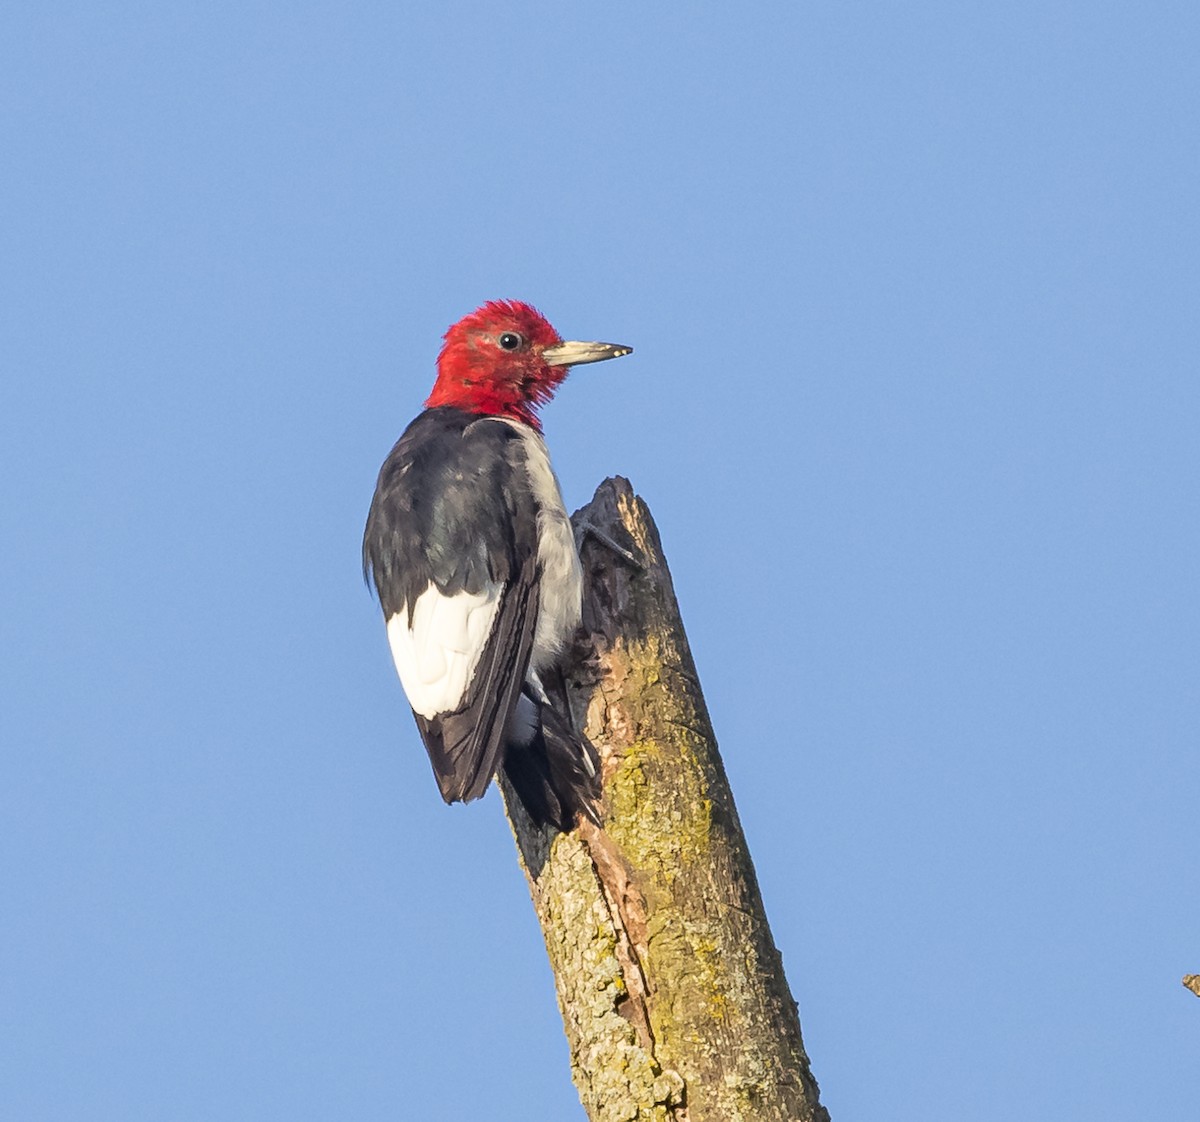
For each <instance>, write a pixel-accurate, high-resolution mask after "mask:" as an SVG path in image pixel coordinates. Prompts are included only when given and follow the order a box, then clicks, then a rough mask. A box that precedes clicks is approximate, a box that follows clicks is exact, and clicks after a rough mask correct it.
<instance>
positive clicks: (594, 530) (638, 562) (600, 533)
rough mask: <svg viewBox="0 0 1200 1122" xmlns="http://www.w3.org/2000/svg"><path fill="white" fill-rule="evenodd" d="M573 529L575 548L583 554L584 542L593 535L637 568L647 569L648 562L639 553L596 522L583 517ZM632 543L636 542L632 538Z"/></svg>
mask: <svg viewBox="0 0 1200 1122" xmlns="http://www.w3.org/2000/svg"><path fill="white" fill-rule="evenodd" d="M573 529H574V531H575V549H576V551H577V552H578V553H579V554H580V555H581V556H582V554H583V543H584V541H585V540H586V539H587V538H588V537H589V536H591V537H592V538H594V539H595V540H596V541H598V542H599V543H600V544H601V545H605V546H608V548H609V549H611V550H612V551H613V553H615V554H616V555H617V556H618V557H620V558H621V559H622V560H623V561H627V562H628V563H629V564H630V565H632V566H633V567H634V568H635V569H641V570H643V571H645V568H646V563H645V562H644V561H643V560H642V559H641V558H640V557H638V556H637V554H635V553H634V552H633V551H632V550H630V549H627V548H626V547H625V546H623V545H621V544H620V543H619V542H617V541H614V540H613V537H612V535H611V534H609V533H608V532H607V531H606V530H601V529H600V527H599V526H597V525H596V524H595V523H594V522H590V521H588V520H587V519H583V520H582V521H580V522H576V523H574V524H573ZM630 544H631V545H632V544H634V543H633V539H632V538H630Z"/></svg>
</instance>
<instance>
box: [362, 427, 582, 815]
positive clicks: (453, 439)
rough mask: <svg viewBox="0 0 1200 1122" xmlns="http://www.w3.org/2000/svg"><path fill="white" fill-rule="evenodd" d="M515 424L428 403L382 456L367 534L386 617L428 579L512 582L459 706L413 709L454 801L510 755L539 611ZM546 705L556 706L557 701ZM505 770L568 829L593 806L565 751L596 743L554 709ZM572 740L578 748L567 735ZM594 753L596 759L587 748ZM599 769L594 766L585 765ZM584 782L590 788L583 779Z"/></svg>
mask: <svg viewBox="0 0 1200 1122" xmlns="http://www.w3.org/2000/svg"><path fill="white" fill-rule="evenodd" d="M527 480H528V474H527V472H526V470H525V452H524V445H523V443H522V440H521V437H520V435H519V433H518V432H517V431H516V430H515V429H513V428H512V426H510V425H508V424H506V423H504V422H498V421H496V420H493V419H488V418H481V417H479V416H477V415H475V414H471V413H467V412H465V411H463V410H460V409H454V408H448V407H440V408H434V409H427V410H426V411H425V412H424V413H422V414H421V415H420V416H419V417H417V418H416V420H414V421H413V422H412V424H410V425H409V427H408V428H407V429H406V430H405V433H404V435H403V436H402V437H401V438H400V440H399V441H398V442H397V443H396V446H395V447H394V448H393V449H392V451H391V453H390V455H389V456H388V457H387V459H386V460H385V461H384V463H383V467H382V468H381V469H380V472H379V479H378V482H377V484H376V488H375V495H374V498H373V500H372V502H371V509H370V513H369V515H368V517H367V526H366V531H365V533H364V535H363V575H364V577H366V578H367V579H368V581H370V582H372V583H374V586H375V590H376V592H377V593H378V596H379V603H380V606H381V607H382V608H383V614H384V618H385V619H390V618H391V617H392V616H394V615H396V614H398V613H400V612H405V611H407V613H408V619H407V621H406V622H407V623H408V624H409V625H410V626H411V624H412V618H413V617H412V612H413V606H414V604H415V603H416V600H417V598H418V597H419V596H420V595H421V594H422V593H424V592H425V591H426V589H428V587H429V586H430V584H432V585H434V586H435V587H436V588H437V590H438V591H439V592H440V593H441V594H443V595H445V596H453V595H455V594H456V593H458V592H463V591H466V592H468V593H479V592H480V591H481V590H483V589H484V587H485V586H487V585H489V584H503V585H504V590H503V592H502V594H501V596H500V602H499V605H498V608H497V612H496V616H495V620H494V622H493V624H492V631H491V635H490V636H489V641H488V645H487V648H486V650H485V651H484V653H483V655H482V657H481V658H480V660H479V663H478V665H477V666H476V668H475V673H474V675H473V677H472V679H471V682H470V684H469V687H468V690H467V694H466V696H465V697H464V699H463V703H462V705H461V706H460V707H459V708H458V709H456V710H455V711H453V712H449V713H439V714H436V715H435V716H433V717H432V718H426V717H424V716H422V715H421V714H419V713H414V716H415V718H416V721H417V727H418V729H419V730H420V733H421V737H422V739H423V740H424V742H425V747H426V749H427V750H428V752H429V759H430V762H431V763H432V765H433V771H434V775H435V776H436V777H437V782H438V787H439V789H440V790H441V793H442V797H443V798H444V799H445V800H446V802H455V801H459V800H461V801H469V800H471V799H476V798H479V796H481V795H482V794H483V793H484V791H485V790H486V789H487V786H488V783H489V782H490V781H491V779H492V776H493V775H494V774H495V772H496V769H497V768H498V767H499V766H500V763H501V761H502V760H503V759H504V757H505V752H506V748H507V745H506V742H505V731H506V729H507V728H508V725H509V722H510V720H511V718H512V714H513V711H514V709H515V707H516V704H517V700H518V698H519V696H520V694H521V690H522V687H523V685H524V683H525V678H526V674H527V671H528V667H529V660H530V654H531V651H532V648H533V637H534V631H535V628H536V626H537V615H538V577H539V572H538V562H537V556H538V529H537V523H538V503H537V499H536V498H535V496H534V495H533V493H532V491H531V489H530V487H529V486H528V483H527ZM548 712H549V711H548ZM545 724H546V727H545V728H542V729H539V730H538V734H537V736H536V737H535V739H534V742H533V743H532V744H530V745H527V746H524V747H521V748H514V749H513V753H520V758H519V759H517V758H516V757H515V756H514V757H513V758H512V759H511V760H510V764H509V767H508V771H509V774H510V776H511V777H513V778H514V779H515V780H516V781H517V787H518V794H519V795H520V797H521V799H522V801H523V802H524V803H525V805H526V808H527V809H528V810H529V812H530V814H531V816H532V817H533V818H534V819H535V821H538V822H553V823H555V824H556V825H558V826H560V827H561V828H563V829H568V828H570V825H571V819H572V818H573V816H574V812H575V810H577V809H583V810H585V812H589V813H592V814H594V811H592V810H591V809H590V799H592V798H594V797H595V793H594V791H593V788H594V781H593V780H592V779H591V777H590V776H588V775H587V774H586V772H581V773H580V776H581V778H580V780H579V781H576V779H575V774H574V769H572V768H571V767H570V766H569V765H568V764H567V763H566V762H565V761H566V760H567V759H568V758H569V757H570V756H571V755H572V754H574V755H575V756H576V757H578V756H579V754H580V753H587V752H591V751H592V750H591V748H590V746H584V745H583V744H581V742H580V738H579V737H578V736H577V735H576V734H574V733H573V731H572V730H571V728H570V723H569V721H565V720H564V718H563V717H561V716H560V715H558V714H557V713H554V714H553V715H552V717H551V718H550V719H549V720H548V721H546V722H545ZM572 741H573V742H574V752H573V753H572V751H571V750H570V742H572ZM589 759H590V757H589ZM588 770H590V769H588ZM580 783H582V786H580Z"/></svg>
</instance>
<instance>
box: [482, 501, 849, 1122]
mask: <svg viewBox="0 0 1200 1122" xmlns="http://www.w3.org/2000/svg"><path fill="white" fill-rule="evenodd" d="M575 522H576V526H577V528H580V527H588V528H590V529H589V530H588V531H586V532H585V533H584V538H583V547H582V556H583V562H584V572H585V592H584V628H585V630H586V631H587V632H588V634H589V635H590V640H591V642H590V644H583V645H581V652H580V655H579V657H577V658H576V659H575V660H574V662H573V663H572V664H571V665H570V666H569V667H568V669H567V690H568V693H569V695H570V698H571V703H572V706H573V708H574V710H575V713H576V717H577V720H578V721H579V722H580V724H581V726H582V727H583V728H584V729H585V730H586V733H587V735H588V736H589V738H590V739H591V741H592V743H593V744H595V745H596V747H597V749H598V750H599V751H600V754H601V758H602V760H603V767H604V813H603V816H602V817H603V829H597V828H596V827H594V826H591V825H590V824H587V823H584V824H583V825H582V826H581V827H580V829H579V830H577V831H573V832H571V833H569V834H558V833H554V832H552V831H550V832H547V831H543V830H539V829H537V828H536V827H534V826H533V825H532V823H531V822H530V821H529V820H528V818H527V817H525V815H524V814H523V812H522V811H521V809H520V807H519V805H517V804H516V801H515V799H513V798H512V797H511V792H509V791H507V790H506V791H505V798H506V804H507V806H508V808H509V812H510V819H511V821H512V824H513V832H514V835H515V837H516V839H517V846H518V850H519V853H520V855H521V861H522V864H523V866H524V868H525V871H526V874H527V877H528V880H529V886H530V892H531V894H532V896H533V902H534V906H535V908H536V910H537V914H538V918H539V920H540V921H541V924H542V930H543V932H544V934H545V938H546V947H547V950H548V952H549V955H550V962H551V965H552V966H553V969H554V974H555V979H556V984H557V988H558V997H559V1006H560V1009H561V1011H562V1015H563V1023H564V1026H565V1028H566V1033H567V1038H568V1041H569V1043H570V1047H571V1062H572V1069H573V1076H574V1079H575V1083H576V1086H577V1087H578V1089H579V1094H580V1097H581V1099H582V1101H583V1104H584V1107H585V1108H586V1110H587V1112H588V1116H589V1118H590V1119H591V1120H592V1122H649V1120H652V1119H653V1120H655V1122H751V1120H753V1122H785V1120H786V1122H808V1120H813V1122H826V1120H827V1119H828V1115H827V1113H826V1112H825V1109H824V1108H823V1107H822V1106H820V1105H819V1103H818V1099H817V1084H816V1081H815V1080H814V1079H813V1076H812V1074H811V1072H810V1070H809V1061H808V1057H807V1055H806V1054H805V1051H804V1045H803V1043H802V1040H801V1035H800V1022H799V1019H798V1017H797V1013H796V1006H795V1003H794V1001H793V1000H792V996H791V993H790V991H789V990H788V985H787V981H786V979H785V978H784V974H783V967H782V964H781V962H780V956H779V952H778V950H777V949H776V947H775V944H774V941H773V940H772V938H771V933H770V930H769V928H768V926H767V920H766V916H765V913H764V911H763V904H762V899H761V896H760V893H759V889H758V884H757V881H756V879H755V876H754V869H753V866H752V865H751V862H750V855H749V852H748V850H747V847H746V841H745V838H744V836H743V834H742V829H741V825H740V823H739V822H738V816H737V811H736V809H735V807H734V803H733V796H732V794H731V792H730V789H729V784H728V781H727V779H726V777H725V771H724V768H723V767H722V764H721V759H720V756H719V754H718V752H717V745H716V740H715V738H714V736H713V731H712V726H711V724H710V723H709V718H708V713H707V711H706V708H705V705H704V699H703V696H702V695H701V692H700V684H699V681H698V679H697V676H696V670H695V666H694V664H693V662H692V656H691V652H690V651H689V649H688V644H687V638H686V636H685V635H684V631H683V624H682V621H681V620H680V617H679V609H678V606H677V604H676V601H675V594H674V591H673V589H672V585H671V577H670V573H669V572H668V571H667V566H666V562H665V560H664V558H663V552H662V545H661V543H660V541H659V537H658V532H657V530H656V529H655V526H654V523H653V521H652V520H651V517H650V513H649V511H648V510H647V508H646V506H645V505H644V504H643V503H642V502H641V500H640V499H638V498H637V497H635V495H634V494H633V491H632V488H631V487H630V486H629V483H628V482H627V481H626V480H623V479H610V480H606V481H605V482H604V483H603V484H601V485H600V487H599V489H598V490H597V492H596V495H595V497H594V498H593V500H592V502H591V503H590V504H588V506H587V507H585V508H584V509H583V510H582V511H580V512H579V513H578V514H576V516H575ZM626 554H628V555H630V556H626ZM590 648H594V653H593V651H592V650H591V649H590Z"/></svg>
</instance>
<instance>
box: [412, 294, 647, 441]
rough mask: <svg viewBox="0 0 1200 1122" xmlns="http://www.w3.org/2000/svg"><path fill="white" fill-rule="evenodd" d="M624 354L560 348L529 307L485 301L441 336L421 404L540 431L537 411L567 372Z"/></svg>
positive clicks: (615, 349) (596, 346) (612, 348)
mask: <svg viewBox="0 0 1200 1122" xmlns="http://www.w3.org/2000/svg"><path fill="white" fill-rule="evenodd" d="M629 352H630V348H629V347H621V346H617V345H615V344H613V343H564V342H563V340H562V337H561V336H560V335H559V334H558V332H557V331H555V330H554V328H553V327H551V326H550V324H549V323H548V322H547V321H546V318H545V317H544V316H543V315H542V314H541V313H540V312H539V311H538V310H537V309H536V308H534V307H532V306H531V305H529V304H522V303H521V302H520V301H518V300H489V301H488V302H487V303H486V304H484V305H483V307H482V308H477V309H476V310H475V311H473V312H472V313H471V314H470V315H469V316H464V317H463V318H462V319H460V320H459V321H458V323H456V324H455V325H454V326H453V327H452V328H450V330H449V331H447V332H446V341H445V343H444V345H443V346H442V352H441V354H439V355H438V376H437V381H436V382H434V384H433V392H432V393H431V394H430V395H429V399H428V400H427V401H426V402H425V404H426V406H428V407H430V408H432V407H433V406H436V405H453V406H455V407H457V408H459V409H465V410H467V411H468V412H470V413H490V414H495V415H501V416H505V417H512V418H514V419H515V420H518V421H524V422H525V423H526V424H527V425H532V426H533V427H534V428H535V429H538V430H539V431H540V430H541V427H542V426H541V424H540V423H539V421H538V419H537V410H538V408H539V407H540V406H542V405H544V404H545V403H546V402H547V401H549V400H550V398H551V397H552V396H553V395H554V391H555V390H556V389H558V387H559V385H561V384H562V381H563V379H564V378H566V376H567V370H568V368H569V367H571V366H573V365H578V364H580V363H584V362H599V361H601V360H602V359H606V358H617V357H619V356H620V355H627V354H629Z"/></svg>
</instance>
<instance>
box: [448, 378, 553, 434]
mask: <svg viewBox="0 0 1200 1122" xmlns="http://www.w3.org/2000/svg"><path fill="white" fill-rule="evenodd" d="M438 406H450V407H452V408H454V409H461V410H462V411H463V412H464V413H476V414H478V415H479V416H481V417H507V418H508V419H509V420H513V421H520V422H521V423H522V424H524V425H528V426H529V427H530V428H531V429H534V430H535V431H537V432H541V431H542V422H541V421H540V420H539V418H538V415H537V413H536V412H535V410H534V405H533V403H532V402H530V401H528V400H526V399H524V398H517V397H515V396H514V395H513V394H512V393H511V392H508V393H506V392H504V390H502V389H500V388H498V387H496V386H490V385H479V384H476V385H470V386H463V385H461V384H457V385H456V384H454V383H449V382H444V381H443V379H441V378H439V379H438V381H437V384H436V385H435V386H434V387H433V392H432V393H431V394H430V395H429V397H428V398H427V399H426V401H425V408H427V409H436V408H437V407H438Z"/></svg>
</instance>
